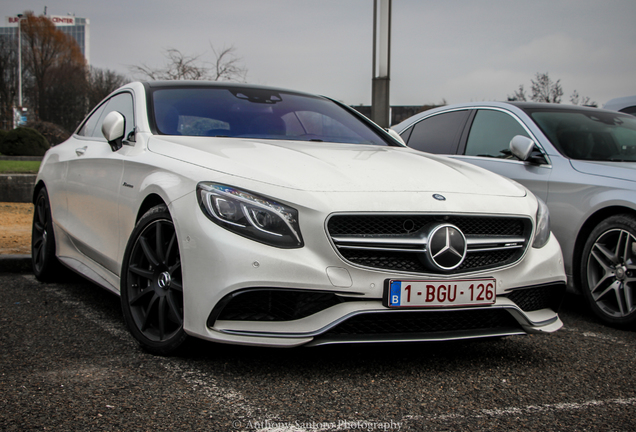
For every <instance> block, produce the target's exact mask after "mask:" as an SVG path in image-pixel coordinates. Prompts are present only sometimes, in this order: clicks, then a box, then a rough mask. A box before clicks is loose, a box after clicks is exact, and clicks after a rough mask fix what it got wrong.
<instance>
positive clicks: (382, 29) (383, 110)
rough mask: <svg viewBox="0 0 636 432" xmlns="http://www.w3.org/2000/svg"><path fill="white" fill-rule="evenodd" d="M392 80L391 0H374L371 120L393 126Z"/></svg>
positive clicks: (385, 125)
mask: <svg viewBox="0 0 636 432" xmlns="http://www.w3.org/2000/svg"><path fill="white" fill-rule="evenodd" d="M390 80H391V0H374V2H373V88H372V92H371V120H373V121H374V122H376V123H377V124H378V125H380V126H382V127H389V126H391V107H390V103H389V83H390Z"/></svg>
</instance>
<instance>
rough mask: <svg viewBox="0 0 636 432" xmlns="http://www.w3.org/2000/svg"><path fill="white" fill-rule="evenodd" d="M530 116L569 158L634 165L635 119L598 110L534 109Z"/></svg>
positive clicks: (635, 147) (635, 151) (635, 156)
mask: <svg viewBox="0 0 636 432" xmlns="http://www.w3.org/2000/svg"><path fill="white" fill-rule="evenodd" d="M530 115H531V116H532V118H533V119H534V121H535V123H537V125H538V126H539V127H540V128H541V130H542V131H543V133H544V134H545V135H546V136H547V137H548V139H549V140H550V141H551V142H552V144H553V145H554V146H555V147H556V148H557V150H558V151H559V152H560V153H561V154H563V155H565V156H566V157H568V158H570V159H579V160H594V161H626V162H636V117H633V116H629V115H625V114H620V113H609V112H604V111H600V110H599V111H593V110H585V111H581V110H579V111H576V110H572V111H561V110H558V111H557V110H554V111H544V110H537V111H534V112H532V113H531V114H530Z"/></svg>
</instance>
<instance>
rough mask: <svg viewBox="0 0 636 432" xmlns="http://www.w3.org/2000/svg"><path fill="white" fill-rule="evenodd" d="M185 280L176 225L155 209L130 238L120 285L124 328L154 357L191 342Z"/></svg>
mask: <svg viewBox="0 0 636 432" xmlns="http://www.w3.org/2000/svg"><path fill="white" fill-rule="evenodd" d="M182 280H183V279H182V274H181V256H180V254H179V245H178V241H177V235H176V232H175V228H174V223H173V222H172V218H171V217H170V213H169V212H168V209H167V208H166V206H165V205H160V206H157V207H153V208H152V209H150V210H149V211H148V212H147V213H146V214H145V215H144V216H143V217H142V218H141V219H140V220H139V222H138V223H137V226H136V227H135V229H134V230H133V232H132V234H131V236H130V239H129V241H128V245H127V247H126V253H125V255H124V263H123V268H122V279H121V302H122V309H123V313H124V318H125V320H126V324H127V325H128V328H129V329H130V331H131V333H132V334H133V336H134V337H135V338H136V339H137V341H138V342H139V343H140V344H141V346H142V347H143V348H145V349H146V350H147V351H149V352H151V353H153V354H158V355H170V354H172V353H173V352H174V351H175V350H176V349H177V348H178V347H179V346H180V345H181V344H182V343H183V342H184V341H185V340H186V338H187V335H186V333H185V331H184V330H183V282H182Z"/></svg>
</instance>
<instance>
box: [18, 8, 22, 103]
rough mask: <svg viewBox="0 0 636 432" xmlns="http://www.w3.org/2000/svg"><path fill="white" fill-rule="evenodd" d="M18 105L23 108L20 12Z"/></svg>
mask: <svg viewBox="0 0 636 432" xmlns="http://www.w3.org/2000/svg"><path fill="white" fill-rule="evenodd" d="M18 106H19V107H20V108H22V14H18Z"/></svg>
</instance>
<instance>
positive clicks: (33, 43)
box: [21, 12, 86, 127]
mask: <svg viewBox="0 0 636 432" xmlns="http://www.w3.org/2000/svg"><path fill="white" fill-rule="evenodd" d="M25 16H26V19H25V20H24V23H23V24H22V25H21V29H22V39H23V44H22V58H23V67H24V72H23V73H24V77H25V80H24V82H25V84H26V89H27V94H26V96H27V99H28V100H30V102H31V106H32V107H33V108H34V109H35V111H36V115H37V116H38V117H39V118H40V119H41V120H44V121H51V122H57V121H58V119H57V118H56V116H59V115H63V116H64V117H65V119H67V120H64V122H68V124H62V126H64V127H69V126H68V125H69V124H71V123H72V121H71V120H70V118H71V117H75V116H76V114H69V113H66V112H64V113H62V111H63V108H62V107H60V106H59V105H58V102H59V101H60V100H63V101H64V102H65V103H67V104H70V105H69V106H72V107H78V106H79V107H80V111H84V109H83V108H82V107H81V105H82V104H81V103H79V105H78V103H73V102H71V98H72V97H77V98H78V101H81V100H82V99H83V95H84V91H85V83H86V60H85V59H84V56H83V54H82V52H81V50H80V48H79V46H78V45H77V42H76V41H75V39H73V38H72V37H71V36H68V35H66V34H65V33H63V32H62V31H61V30H58V29H57V28H56V27H55V24H53V22H51V20H50V19H48V18H47V17H45V16H39V17H37V16H35V15H34V14H33V12H25ZM69 92H71V93H69ZM65 94H66V97H64V95H65ZM49 98H51V100H49ZM54 100H55V101H54ZM81 115H82V116H83V114H81ZM80 120H81V117H80Z"/></svg>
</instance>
